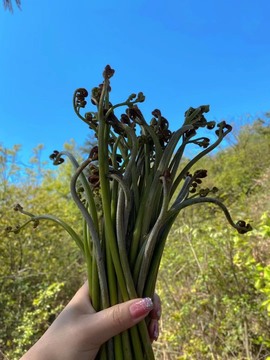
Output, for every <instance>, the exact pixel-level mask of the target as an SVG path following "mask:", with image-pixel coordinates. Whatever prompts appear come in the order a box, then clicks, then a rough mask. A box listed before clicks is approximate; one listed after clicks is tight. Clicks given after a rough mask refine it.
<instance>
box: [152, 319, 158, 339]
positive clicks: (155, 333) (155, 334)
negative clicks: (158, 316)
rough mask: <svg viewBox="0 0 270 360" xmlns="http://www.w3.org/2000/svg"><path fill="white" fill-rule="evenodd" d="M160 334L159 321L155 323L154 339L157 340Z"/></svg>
mask: <svg viewBox="0 0 270 360" xmlns="http://www.w3.org/2000/svg"><path fill="white" fill-rule="evenodd" d="M158 336H159V328H158V323H157V322H155V323H154V329H153V340H155V341H156V340H157V339H158Z"/></svg>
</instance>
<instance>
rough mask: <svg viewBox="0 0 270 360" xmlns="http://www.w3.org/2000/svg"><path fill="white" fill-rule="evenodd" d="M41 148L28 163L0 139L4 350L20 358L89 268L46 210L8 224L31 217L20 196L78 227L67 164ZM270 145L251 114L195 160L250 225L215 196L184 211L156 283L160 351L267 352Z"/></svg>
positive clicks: (245, 355) (187, 354)
mask: <svg viewBox="0 0 270 360" xmlns="http://www.w3.org/2000/svg"><path fill="white" fill-rule="evenodd" d="M67 146H69V147H71V145H67ZM40 151H41V147H39V148H37V149H35V150H34V156H33V158H32V159H31V161H30V163H29V166H25V165H22V164H20V162H19V155H20V148H19V147H18V146H15V147H14V148H13V149H5V148H4V147H3V146H2V147H0V204H1V205H0V212H1V235H2V237H1V241H0V323H1V327H0V350H1V351H0V359H1V358H2V359H10V360H11V359H14V360H16V359H19V358H20V356H21V355H22V354H23V353H24V352H25V351H26V350H27V349H28V348H29V346H30V345H31V344H32V343H33V342H34V341H35V340H36V339H37V338H38V337H40V335H41V334H42V333H43V332H44V331H45V329H46V328H47V327H48V326H49V324H50V323H51V322H52V321H53V320H54V318H55V316H56V315H57V313H59V311H60V310H61V309H62V308H63V306H64V305H65V304H66V303H67V301H68V300H69V299H70V297H71V296H72V295H73V294H74V293H75V292H76V290H77V289H78V287H79V286H80V284H81V283H82V281H83V279H84V278H85V267H84V259H83V258H82V256H81V254H80V253H79V250H78V249H77V247H76V245H75V244H74V243H73V241H72V240H71V239H70V237H69V236H68V234H67V233H65V231H64V230H63V229H62V228H61V227H60V226H56V225H54V224H52V223H50V222H49V221H47V220H44V221H42V222H40V224H39V225H38V224H34V227H33V226H28V227H25V228H24V229H23V230H22V231H20V232H19V233H18V234H14V233H8V232H6V231H5V229H6V228H7V227H12V228H13V229H14V228H15V227H16V225H18V223H20V225H21V224H22V223H23V222H24V221H27V218H24V217H23V215H21V214H18V213H17V212H16V211H14V210H13V207H14V205H15V204H17V203H20V204H21V205H22V206H23V207H24V208H25V210H27V211H29V212H30V213H34V214H44V213H46V214H52V215H57V216H58V217H59V218H63V219H66V220H67V222H68V223H70V224H71V225H73V227H74V228H77V229H80V226H81V225H80V219H79V214H78V212H77V210H76V208H75V206H74V205H73V202H72V200H71V198H70V195H69V188H68V179H69V176H70V172H71V168H70V167H69V165H68V164H65V166H61V167H59V169H56V170H55V171H53V170H50V169H47V168H46V167H45V166H44V164H42V163H41V161H40ZM269 154H270V126H269V124H267V123H264V122H263V121H262V120H257V121H255V122H254V123H253V124H252V125H247V126H244V127H243V128H242V129H241V130H240V132H239V134H238V135H237V140H236V141H235V143H234V145H232V146H230V147H228V148H226V149H225V150H222V151H220V152H218V153H217V154H215V155H214V156H211V157H207V158H206V159H204V160H202V161H201V162H200V163H199V164H198V165H197V166H196V168H195V169H194V170H197V169H200V168H201V169H207V170H208V177H207V178H206V179H205V181H204V183H203V184H202V186H203V188H205V187H209V188H212V187H213V186H216V187H217V188H218V189H219V191H218V193H217V194H216V196H218V197H220V198H221V199H222V200H223V201H224V203H225V204H226V205H227V206H228V207H229V209H230V210H231V213H232V215H233V217H234V219H235V220H237V219H242V218H243V219H248V220H249V222H250V223H251V225H252V227H253V228H254V230H253V231H252V232H250V233H248V234H246V235H239V234H238V233H236V232H235V230H234V229H231V228H230V227H229V225H228V224H227V221H226V220H225V219H224V216H223V214H221V212H220V210H219V209H217V208H215V207H214V206H209V205H207V206H205V205H196V206H194V207H192V208H190V209H186V210H185V211H183V212H181V214H180V216H179V217H178V219H177V221H176V222H175V224H174V226H173V229H172V231H171V234H170V236H169V239H168V242H167V246H166V248H165V252H164V256H163V260H162V264H161V268H160V274H159V280H158V286H157V292H158V293H159V295H160V296H161V299H162V303H163V315H162V319H161V332H160V337H159V340H158V341H157V342H156V343H155V345H154V347H155V353H156V358H157V359H164V360H167V359H182V360H185V359H195V360H197V359H198V360H199V359H202V360H204V359H205V360H207V359H216V360H219V359H220V360H221V359H222V360H223V359H225V360H226V359H239V360H240V359H241V360H242V359H256V360H259V359H267V358H268V357H269V359H270V331H269V330H270V201H269V200H270V194H269V187H270V157H269ZM46 169H47V170H46ZM37 225H38V226H37Z"/></svg>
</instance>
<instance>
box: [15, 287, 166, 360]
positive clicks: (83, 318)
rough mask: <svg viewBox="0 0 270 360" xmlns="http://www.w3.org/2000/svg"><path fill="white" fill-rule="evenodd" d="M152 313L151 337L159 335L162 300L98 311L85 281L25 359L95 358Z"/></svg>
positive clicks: (122, 304)
mask: <svg viewBox="0 0 270 360" xmlns="http://www.w3.org/2000/svg"><path fill="white" fill-rule="evenodd" d="M148 314H149V316H150V319H151V320H150V323H149V326H148V332H149V337H150V339H151V340H152V341H153V340H156V339H157V337H158V320H159V318H160V315H161V304H160V299H159V297H158V296H157V295H155V296H154V301H153V302H152V301H151V299H149V298H144V299H134V300H129V301H126V302H124V303H121V304H117V305H115V306H112V307H110V308H108V309H105V310H102V311H99V312H95V310H94V308H93V307H92V305H91V302H90V300H89V293H88V284H87V283H85V284H84V285H83V286H82V287H81V288H80V289H79V290H78V291H77V293H76V294H75V296H74V297H73V298H72V300H71V301H70V302H69V303H68V305H67V306H66V307H65V308H64V310H63V311H62V312H61V313H60V314H59V316H58V317H57V318H56V320H55V321H54V322H53V323H52V325H51V326H50V327H49V328H48V330H47V331H46V332H45V334H44V335H43V336H42V337H41V338H40V339H39V340H38V341H37V342H36V344H35V345H34V346H33V347H32V348H31V349H30V350H29V351H28V352H27V353H26V354H25V355H24V356H23V357H22V358H21V360H84V359H85V360H92V359H95V357H96V355H97V353H98V350H99V348H100V346H101V345H102V344H103V343H104V342H106V341H107V340H109V339H110V338H112V337H113V336H115V335H117V334H119V333H120V332H122V331H124V330H127V329H128V328H130V327H132V326H134V325H136V324H137V323H139V322H140V321H141V320H143V319H144V318H145V317H146V316H147V315H148Z"/></svg>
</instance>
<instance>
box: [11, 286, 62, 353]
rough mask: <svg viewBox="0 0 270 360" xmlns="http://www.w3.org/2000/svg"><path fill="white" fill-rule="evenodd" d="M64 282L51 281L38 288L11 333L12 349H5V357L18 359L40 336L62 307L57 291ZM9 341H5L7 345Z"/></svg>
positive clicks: (60, 289) (59, 290)
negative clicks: (49, 283) (28, 306)
mask: <svg viewBox="0 0 270 360" xmlns="http://www.w3.org/2000/svg"><path fill="white" fill-rule="evenodd" d="M63 287H64V283H63V282H62V283H52V284H51V285H50V286H48V288H46V289H42V290H39V291H38V293H37V295H36V298H34V299H33V301H32V308H26V309H25V311H24V313H23V315H22V319H21V324H20V325H18V326H17V327H16V328H15V329H14V331H12V333H11V335H12V337H13V343H12V347H14V348H15V350H14V351H7V353H6V355H7V357H9V355H10V356H12V359H14V360H19V359H20V357H21V356H22V355H23V354H24V353H25V352H26V351H27V350H28V349H29V347H30V346H31V345H32V344H33V343H34V342H35V341H36V339H38V338H40V337H41V336H42V335H43V333H44V332H45V331H46V329H47V328H48V326H49V325H50V324H51V323H52V321H53V320H54V319H55V317H56V314H58V313H59V312H60V311H61V310H62V309H63V307H64V304H62V302H61V297H59V293H60V292H61V291H62V289H63ZM9 345H11V343H10V342H8V343H7V346H8V347H9Z"/></svg>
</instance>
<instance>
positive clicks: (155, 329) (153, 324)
mask: <svg viewBox="0 0 270 360" xmlns="http://www.w3.org/2000/svg"><path fill="white" fill-rule="evenodd" d="M148 333H149V337H150V339H151V341H152V342H153V341H156V340H157V339H158V335H159V324H158V320H157V319H152V320H151V321H150V323H149V325H148Z"/></svg>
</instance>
